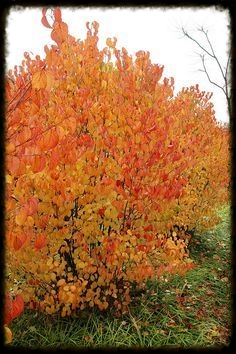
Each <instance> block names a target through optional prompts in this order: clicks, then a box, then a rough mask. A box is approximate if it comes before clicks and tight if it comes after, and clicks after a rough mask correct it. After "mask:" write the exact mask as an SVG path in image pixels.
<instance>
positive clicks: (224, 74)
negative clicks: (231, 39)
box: [182, 27, 231, 117]
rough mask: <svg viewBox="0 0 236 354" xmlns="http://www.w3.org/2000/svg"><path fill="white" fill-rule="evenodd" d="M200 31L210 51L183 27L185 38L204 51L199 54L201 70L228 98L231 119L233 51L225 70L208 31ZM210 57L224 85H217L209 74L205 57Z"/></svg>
mask: <svg viewBox="0 0 236 354" xmlns="http://www.w3.org/2000/svg"><path fill="white" fill-rule="evenodd" d="M198 31H199V32H201V33H203V35H204V37H205V40H206V42H207V44H208V46H209V48H210V50H209V49H208V48H207V47H205V46H204V45H203V44H202V43H201V42H200V41H199V40H197V39H196V38H194V37H193V36H191V35H190V34H189V33H188V32H187V31H186V30H185V29H184V28H183V27H182V32H183V34H184V36H185V37H187V38H188V39H190V40H191V41H192V42H194V43H195V44H197V46H198V47H199V48H200V49H201V50H202V51H203V54H198V55H199V57H200V58H201V62H202V66H203V70H200V71H202V72H204V73H205V74H206V76H207V79H208V81H209V82H210V83H211V84H212V85H214V86H216V87H218V88H219V89H220V90H222V91H223V93H224V95H225V98H226V101H227V106H228V113H229V116H230V117H231V95H230V87H229V85H230V83H229V81H228V71H229V66H230V59H231V50H230V52H229V56H228V59H227V64H226V68H225V69H223V66H222V64H221V63H220V61H219V58H218V57H217V55H216V53H215V50H214V47H213V45H212V42H211V40H210V38H209V36H208V31H207V30H205V29H204V28H203V27H200V28H198ZM206 56H208V57H209V58H210V59H212V60H213V61H215V63H216V65H217V67H218V69H219V73H220V76H221V77H222V79H223V82H224V84H223V85H221V84H219V83H217V82H216V81H214V80H213V79H212V78H211V76H210V74H209V70H208V69H207V66H206V62H205V57H206Z"/></svg>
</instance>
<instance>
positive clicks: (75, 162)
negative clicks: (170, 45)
mask: <svg viewBox="0 0 236 354" xmlns="http://www.w3.org/2000/svg"><path fill="white" fill-rule="evenodd" d="M52 14H53V16H54V22H53V24H52V25H50V24H49V23H48V20H47V10H43V18H42V23H43V25H45V26H46V27H48V28H50V30H51V37H52V39H53V40H54V42H55V44H54V45H52V46H51V47H50V48H49V47H47V46H45V55H46V56H45V59H41V58H40V57H39V56H36V57H35V58H34V59H32V58H31V57H30V55H29V54H28V53H25V60H23V62H22V65H21V66H20V67H15V69H14V70H10V71H9V72H8V75H7V77H6V126H7V129H6V152H7V155H6V210H7V214H6V215H7V216H6V226H7V229H6V263H7V268H8V271H7V281H6V284H7V288H11V289H12V288H14V281H15V280H16V279H17V280H18V282H17V287H16V289H15V291H18V292H21V293H22V295H23V296H24V300H25V303H26V304H28V305H29V306H30V307H33V308H37V309H40V310H43V311H46V312H47V313H50V314H53V313H56V312H59V313H61V315H62V316H67V315H71V314H73V313H77V312H78V311H80V310H82V309H85V308H88V307H93V306H97V307H98V308H99V309H100V310H103V309H107V308H110V307H115V308H116V309H118V310H122V311H125V309H126V308H127V305H128V304H129V302H130V301H131V297H130V290H131V289H132V288H135V287H139V286H142V285H143V282H144V281H145V280H146V279H147V278H148V277H159V276H160V275H161V274H163V272H168V273H171V272H173V273H175V272H185V271H187V270H188V269H189V268H191V267H192V266H193V263H192V262H191V260H190V259H189V257H188V251H187V249H186V244H185V240H184V238H178V239H176V240H175V239H173V238H170V237H167V235H168V232H169V230H171V228H172V227H173V225H177V226H178V227H182V228H183V229H186V228H187V229H189V230H192V229H194V228H196V227H197V228H206V227H210V226H212V225H213V224H215V223H216V222H217V220H216V218H215V209H216V207H217V206H218V205H220V204H222V203H224V202H225V201H227V184H228V165H227V164H228V131H227V129H225V128H224V127H222V126H220V125H219V124H217V123H216V121H215V118H214V112H213V107H212V104H211V103H210V102H209V98H210V97H209V95H208V94H205V93H204V92H201V91H200V90H199V88H198V87H197V86H196V87H192V88H189V89H183V90H182V91H181V92H180V93H179V94H178V95H177V96H174V94H173V88H174V80H173V79H172V78H171V79H167V78H164V79H163V80H161V78H162V73H163V67H162V66H160V65H157V64H152V63H151V59H150V54H149V53H148V52H144V51H139V52H137V53H136V57H135V58H132V56H131V55H129V54H128V52H127V50H126V49H125V48H122V49H121V50H120V49H117V47H116V42H117V40H116V38H114V39H111V38H108V39H107V41H106V45H107V46H106V47H105V48H103V49H101V50H99V49H98V46H97V44H98V27H99V26H98V23H96V22H93V23H92V24H91V25H90V24H89V23H87V24H86V26H87V36H86V38H85V39H84V40H76V39H75V38H74V37H72V36H71V35H70V34H69V32H68V26H67V24H65V23H64V22H63V21H62V18H61V12H60V10H59V9H55V10H54V11H53V12H52ZM172 235H173V233H172Z"/></svg>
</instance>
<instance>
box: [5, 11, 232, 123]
mask: <svg viewBox="0 0 236 354" xmlns="http://www.w3.org/2000/svg"><path fill="white" fill-rule="evenodd" d="M41 10H42V9H41V8H36V7H31V8H26V7H25V8H23V10H22V11H20V10H19V8H18V9H17V10H16V9H14V7H12V8H11V11H10V13H9V16H8V18H7V28H6V31H7V32H6V33H7V37H6V39H7V41H6V42H7V46H6V60H7V68H11V69H13V68H14V65H20V64H21V62H22V60H23V59H24V58H23V54H24V52H30V53H33V55H34V56H35V55H37V54H39V55H40V56H41V57H42V58H43V57H44V45H46V44H47V45H48V44H49V45H50V44H53V41H52V40H51V37H50V29H47V28H45V27H44V26H43V25H42V24H41V17H42V16H41ZM62 18H63V21H64V22H66V23H67V24H68V26H69V32H70V33H71V34H72V35H73V36H75V37H76V38H80V39H84V38H85V36H86V31H87V29H86V25H85V24H86V22H87V21H90V22H92V21H97V22H98V23H99V38H100V39H99V47H100V48H102V47H104V46H105V45H106V44H105V41H106V38H107V37H116V38H117V47H118V48H122V47H125V48H126V49H127V50H128V52H129V53H130V54H132V55H134V54H135V52H137V51H139V50H148V51H149V52H150V54H151V60H152V63H158V64H161V65H164V73H163V75H164V76H163V77H171V76H172V77H174V79H175V93H177V92H178V91H179V90H180V89H181V88H182V87H186V86H191V85H195V84H197V83H198V84H199V87H200V89H201V90H204V91H208V92H213V98H212V102H213V104H214V107H215V111H216V118H217V119H218V120H219V121H222V122H227V121H228V120H229V119H228V115H227V109H226V102H225V98H224V95H223V93H222V92H221V90H219V89H218V88H216V87H214V86H212V85H211V84H210V83H209V82H208V80H207V77H206V75H205V74H204V73H202V72H200V71H199V69H201V68H202V67H201V61H200V58H199V53H200V50H199V48H198V47H197V46H196V45H194V43H193V42H192V41H190V40H188V39H187V38H183V34H182V32H181V27H184V28H185V29H186V30H188V31H189V32H190V33H191V34H192V35H193V36H195V37H196V38H201V37H199V34H200V32H198V31H197V30H196V29H197V28H199V27H201V26H203V27H204V28H205V29H207V30H208V35H209V38H210V39H211V42H212V44H213V46H214V49H215V53H216V55H217V56H218V58H219V60H220V62H221V63H222V64H223V67H224V66H226V63H227V53H228V50H229V44H230V39H229V28H230V18H229V14H228V12H227V11H219V10H216V9H215V8H214V7H209V8H202V9H199V8H188V9H187V8H184V7H183V8H178V7H175V8H172V9H168V7H166V8H158V7H144V8H136V9H134V8H119V7H114V8H96V7H91V8H79V7H77V8H62ZM203 43H204V42H203ZM207 64H208V65H209V72H210V73H211V75H212V79H213V80H217V82H218V83H219V84H220V85H222V79H221V77H220V75H218V74H217V70H216V67H215V66H214V65H213V63H212V62H211V61H209V62H207Z"/></svg>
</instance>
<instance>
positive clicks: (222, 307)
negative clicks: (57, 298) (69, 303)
mask: <svg viewBox="0 0 236 354" xmlns="http://www.w3.org/2000/svg"><path fill="white" fill-rule="evenodd" d="M229 210H230V209H229V207H225V208H222V210H220V211H219V213H220V215H221V216H222V219H223V220H222V223H221V224H220V225H218V226H217V227H216V228H215V229H214V230H211V231H209V232H206V233H205V234H202V235H196V236H194V241H193V244H192V246H191V248H190V251H191V257H192V258H193V259H194V260H195V262H196V267H195V268H194V269H193V270H191V271H189V272H188V273H187V274H186V275H185V276H174V277H169V278H168V279H164V280H162V281H161V282H160V281H159V282H157V281H150V282H149V284H148V290H147V292H146V293H144V294H142V295H140V298H139V299H138V300H137V301H135V302H134V303H133V304H131V305H130V307H129V312H128V313H127V314H125V315H123V316H122V317H120V318H116V317H112V316H111V315H109V314H108V315H105V314H102V313H99V312H97V311H95V310H93V311H91V312H90V313H87V314H86V313H82V314H81V317H80V318H77V319H62V318H59V317H56V316H54V317H52V316H46V315H44V314H38V313H34V312H32V311H25V312H24V313H23V314H22V315H21V316H19V317H18V318H17V319H15V320H14V321H13V322H12V323H11V324H10V326H9V327H10V328H11V330H12V332H13V342H12V343H11V344H10V347H18V348H19V347H23V348H26V349H27V348H37V349H38V348H45V349H48V348H53V349H55V348H60V349H62V348H74V349H78V348H97V347H101V348H118V347H119V348H140V347H144V348H148V347H152V348H155V347H162V348H172V347H174V348H206V347H222V346H228V345H229V343H230V335H231V294H230V290H231V285H230V283H231V281H230V278H231V265H230V262H231V256H230V248H231V244H230V215H229V212H230V211H229Z"/></svg>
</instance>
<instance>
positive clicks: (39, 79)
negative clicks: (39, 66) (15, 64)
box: [31, 70, 47, 90]
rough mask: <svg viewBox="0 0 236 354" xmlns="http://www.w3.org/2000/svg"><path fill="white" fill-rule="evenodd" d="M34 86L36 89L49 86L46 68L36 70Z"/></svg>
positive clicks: (33, 79) (33, 78)
mask: <svg viewBox="0 0 236 354" xmlns="http://www.w3.org/2000/svg"><path fill="white" fill-rule="evenodd" d="M31 84H32V88H33V89H36V90H40V89H44V88H46V86H47V75H46V74H45V71H44V70H40V71H36V72H35V73H34V74H33V77H32V81H31Z"/></svg>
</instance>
